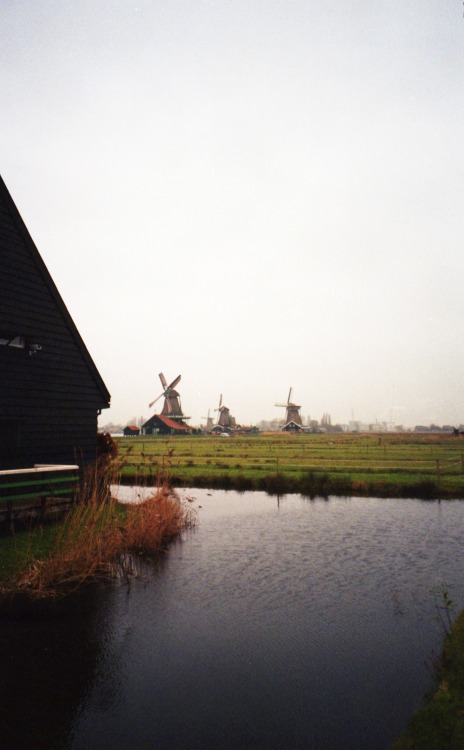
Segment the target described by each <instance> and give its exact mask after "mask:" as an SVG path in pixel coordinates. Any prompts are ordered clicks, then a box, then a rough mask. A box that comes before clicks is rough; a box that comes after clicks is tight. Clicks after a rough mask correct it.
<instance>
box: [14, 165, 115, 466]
mask: <svg viewBox="0 0 464 750" xmlns="http://www.w3.org/2000/svg"><path fill="white" fill-rule="evenodd" d="M0 258H1V263H0V378H1V384H2V387H1V389H0V468H10V467H11V466H13V465H14V467H18V466H29V465H32V464H34V463H75V462H76V461H77V462H79V463H82V462H83V463H86V462H87V461H89V460H91V459H92V458H94V457H95V450H96V433H97V415H98V413H99V411H100V410H101V409H105V408H107V407H108V406H109V402H110V394H109V393H108V390H107V388H106V386H105V384H104V382H103V380H102V378H101V376H100V374H99V372H98V370H97V368H96V366H95V364H94V362H93V360H92V358H91V356H90V354H89V352H88V350H87V348H86V346H85V344H84V342H83V340H82V338H81V336H80V334H79V332H78V330H77V328H76V326H75V324H74V322H73V320H72V318H71V316H70V314H69V312H68V310H67V308H66V306H65V304H64V302H63V300H62V298H61V296H60V294H59V292H58V289H57V288H56V286H55V284H54V282H53V279H52V278H51V276H50V274H49V272H48V270H47V268H46V266H45V263H44V262H43V260H42V258H41V256H40V254H39V252H38V250H37V248H36V246H35V244H34V242H33V240H32V238H31V236H30V234H29V232H28V230H27V228H26V226H25V224H24V222H23V220H22V218H21V216H20V214H19V212H18V210H17V208H16V206H15V204H14V202H13V200H12V198H11V196H10V194H9V192H8V190H7V188H6V186H5V184H4V182H3V180H2V179H1V178H0Z"/></svg>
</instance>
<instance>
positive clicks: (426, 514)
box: [0, 490, 464, 750]
mask: <svg viewBox="0 0 464 750" xmlns="http://www.w3.org/2000/svg"><path fill="white" fill-rule="evenodd" d="M126 491H127V490H126ZM184 494H185V496H188V497H189V499H190V500H191V501H192V502H190V503H189V504H190V507H193V508H195V509H196V513H197V524H196V527H195V529H193V530H192V531H190V532H188V533H187V534H186V535H185V536H184V539H183V540H182V541H180V542H178V543H176V544H174V545H173V546H172V547H171V548H170V551H169V553H168V554H167V555H166V556H165V557H164V558H163V559H162V560H161V561H159V562H158V563H156V564H155V565H151V566H148V567H147V568H146V569H145V570H144V571H143V576H142V578H141V579H140V580H136V581H133V582H132V583H131V585H130V587H127V586H126V585H118V586H115V587H112V588H110V589H104V590H99V591H97V592H95V591H94V592H92V594H90V593H89V594H84V595H83V596H82V597H81V598H80V600H79V603H78V604H76V601H77V600H75V601H74V604H69V605H61V607H62V609H61V611H59V612H57V611H56V610H55V613H54V614H50V612H46V613H45V614H44V615H43V617H42V621H41V622H39V623H37V622H33V623H31V620H30V618H29V617H25V618H23V619H21V618H18V617H17V618H16V619H15V621H14V627H12V620H11V618H10V620H9V621H6V622H5V621H3V622H2V624H1V629H2V630H0V635H1V634H2V631H3V635H4V636H7V637H8V638H9V647H8V648H7V649H6V648H5V646H2V647H0V648H2V653H1V657H2V660H3V659H4V658H6V657H7V656H8V658H9V660H10V661H9V666H8V670H7V672H8V679H9V689H10V693H11V691H13V694H14V695H15V701H14V703H15V705H14V706H13V701H12V700H10V701H9V706H10V710H11V711H13V715H12V716H11V719H10V724H9V726H10V727H11V725H12V721H14V720H16V727H17V733H16V735H13V733H11V732H10V733H8V731H9V730H8V729H7V732H6V738H7V739H8V741H9V742H10V743H14V741H15V740H14V739H12V738H13V737H16V738H18V739H19V740H20V739H21V733H22V732H23V731H25V726H27V725H29V727H28V743H29V744H28V743H24V742H23V744H21V743H20V742H19V744H17V745H16V747H18V748H19V747H28V748H31V750H33V748H36V747H37V748H39V747H40V748H41V747H44V748H45V747H47V748H49V750H51V748H55V747H56V748H58V747H60V748H70V749H72V750H84V749H86V750H87V749H88V748H99V749H101V750H106V749H107V750H120V749H121V750H123V749H124V750H127V748H128V747H131V748H134V749H137V750H144V749H145V748H147V750H148V748H150V749H154V748H160V749H161V748H162V749H163V750H170V749H171V748H172V749H174V748H179V749H185V750H187V749H188V750H190V749H194V748H266V749H272V748H276V749H277V748H279V750H281V749H282V748H312V749H313V750H382V748H387V747H388V745H389V744H390V742H391V741H392V740H393V739H394V738H395V736H396V735H397V734H398V733H399V732H400V731H401V730H402V728H403V726H404V724H405V722H406V720H407V718H408V717H409V716H410V714H411V712H412V711H413V710H414V709H416V708H417V707H418V706H419V705H420V703H421V699H422V695H423V693H424V691H425V690H426V689H428V687H429V686H430V684H431V679H430V671H429V670H430V666H431V664H432V662H433V659H434V654H437V653H439V652H440V648H441V643H442V640H443V628H442V626H441V624H440V622H438V621H437V618H436V609H435V602H434V597H433V595H432V593H431V589H432V587H434V586H436V585H441V584H442V583H444V582H446V583H447V585H448V586H449V590H450V591H451V594H452V596H453V598H454V599H455V600H456V601H457V603H458V605H459V608H462V607H463V606H464V586H463V583H462V576H461V575H460V572H461V571H462V567H463V563H464V551H463V545H462V538H463V531H464V503H462V502H460V501H459V502H441V503H439V502H430V501H429V502H424V501H418V500H404V499H402V500H396V499H395V500H385V499H381V500H380V499H372V498H368V499H366V498H363V499H359V498H351V499H344V498H330V499H329V500H323V499H316V500H313V501H310V500H307V499H304V498H303V497H301V496H299V495H294V496H290V495H287V496H285V497H282V498H280V499H279V500H277V499H276V498H272V497H269V496H267V495H265V494H264V493H244V494H238V493H235V492H224V491H211V492H208V491H206V490H190V491H186V492H185V493H184ZM63 607H64V609H63ZM76 612H77V613H78V614H77V615H76ZM37 633H39V635H37ZM47 636H48V637H47ZM2 640H4V639H2ZM6 652H7V653H6ZM15 652H16V653H15ZM425 662H428V664H429V667H428V666H427V664H426V663H425ZM37 663H40V665H41V670H42V671H43V674H45V673H46V670H47V666H46V665H47V664H49V665H50V666H49V671H48V677H47V686H48V690H49V694H48V695H47V694H46V693H44V692H43V691H42V692H41V694H40V697H39V698H36V699H35V700H36V703H37V701H38V705H36V706H33V707H32V709H30V708H29V709H28V711H24V712H23V713H24V716H22V714H21V712H19V713H18V711H19V709H18V708H17V703H18V700H21V690H22V691H23V695H22V698H23V699H26V700H27V701H31V700H32V701H34V698H33V697H32V698H31V693H33V692H34V691H31V690H28V689H27V688H25V686H24V685H25V681H27V674H28V670H29V672H31V673H32V675H33V679H34V681H35V684H36V686H37V685H38V683H39V681H40V677H39V675H40V673H39V675H36V666H34V664H35V665H37ZM31 710H32V714H31ZM57 712H58V713H59V715H60V717H61V718H60V720H59V721H58V724H59V725H60V726H59V732H57V731H55V732H54V734H53V733H51V730H50V727H53V726H54V717H55V719H56V716H57ZM28 714H29V716H32V717H33V720H32V719H31V720H29V722H28V719H27V715H28ZM34 722H35V728H34V727H33V726H31V724H33V723H34ZM20 724H23V726H21V727H20V726H19V725H20ZM55 725H56V721H55ZM55 730H56V726H55ZM1 732H2V730H1V729H0V740H1ZM18 732H19V734H18ZM38 737H39V738H40V737H41V738H42V740H43V744H40V742H39V740H38ZM51 739H53V742H54V744H53V743H52V742H51ZM47 740H48V744H46V742H47ZM11 746H12V747H13V744H11ZM2 747H8V745H4V744H2Z"/></svg>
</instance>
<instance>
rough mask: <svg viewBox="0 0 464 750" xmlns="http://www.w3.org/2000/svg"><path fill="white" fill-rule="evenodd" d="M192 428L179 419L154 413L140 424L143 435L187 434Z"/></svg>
mask: <svg viewBox="0 0 464 750" xmlns="http://www.w3.org/2000/svg"><path fill="white" fill-rule="evenodd" d="M191 432H192V428H191V427H189V426H188V425H187V424H185V423H184V422H182V421H180V420H176V421H174V420H173V419H169V417H165V416H164V415H163V414H154V415H153V416H152V417H150V419H148V420H147V421H146V422H145V424H143V425H142V434H143V435H189V434H190V433H191Z"/></svg>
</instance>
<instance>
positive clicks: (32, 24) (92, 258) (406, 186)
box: [0, 0, 464, 425]
mask: <svg viewBox="0 0 464 750" xmlns="http://www.w3.org/2000/svg"><path fill="white" fill-rule="evenodd" d="M0 18H1V38H0V42H1V44H0V63H1V71H2V73H1V77H0V112H1V117H0V135H1V138H0V148H1V161H0V170H1V173H2V176H3V178H4V180H5V182H6V184H7V186H8V188H9V190H10V192H11V194H12V196H13V199H14V200H15V202H16V204H17V206H18V208H19V210H20V212H21V214H22V216H23V219H24V220H25V222H26V225H27V226H28V228H29V231H30V232H31V234H32V237H33V239H34V241H35V243H36V245H37V246H38V249H39V251H40V253H41V254H42V257H43V259H44V261H45V263H46V264H47V266H48V268H49V270H50V272H51V274H52V276H53V278H54V280H55V282H56V284H57V286H58V288H59V290H60V292H61V294H62V296H63V298H64V301H65V303H66V305H67V307H68V309H69V311H70V313H71V315H72V316H73V318H74V320H75V322H76V324H77V326H78V328H79V330H80V332H81V334H82V336H83V338H84V340H85V342H86V344H87V346H88V348H89V351H90V353H91V355H92V357H93V359H94V361H95V363H96V365H97V367H98V368H99V370H100V372H101V374H102V376H103V378H104V380H105V382H106V384H107V386H108V389H109V390H110V392H111V394H112V407H111V409H110V410H108V411H106V412H104V413H103V415H102V419H103V423H105V422H107V421H110V420H113V421H123V422H125V421H126V420H128V419H130V418H131V417H132V416H134V415H138V416H139V415H144V416H146V417H148V416H150V414H151V413H152V411H153V410H152V411H150V410H149V409H148V403H149V402H150V401H152V400H153V398H154V397H155V396H157V395H158V394H159V393H160V392H161V384H160V382H159V379H158V373H159V372H161V371H162V372H164V374H165V375H166V377H167V378H168V380H169V381H170V380H172V379H174V378H175V377H176V376H177V375H178V374H179V373H181V374H182V380H181V383H180V384H179V391H180V393H181V397H182V405H183V408H184V412H185V413H187V414H188V415H190V416H191V417H192V422H193V423H199V422H200V421H201V417H203V416H204V415H206V414H207V413H208V409H211V410H212V409H213V408H214V407H216V406H217V405H218V400H219V394H220V393H222V394H223V399H224V403H225V404H226V405H227V406H229V407H230V409H231V412H232V413H233V414H234V415H235V417H236V419H237V421H239V422H242V423H255V422H256V421H258V420H260V419H272V418H273V417H280V416H283V410H282V409H278V408H276V407H275V406H274V403H275V402H276V401H284V400H285V399H286V396H287V393H288V390H289V387H290V386H293V396H294V400H295V401H296V402H297V403H299V404H301V405H302V414H303V416H304V417H306V416H309V415H310V416H311V418H316V419H320V418H321V416H322V414H323V413H324V412H330V414H331V415H332V422H336V421H338V422H347V421H348V420H349V419H351V418H352V417H353V416H354V418H356V419H360V420H362V421H366V422H369V421H374V420H376V419H378V420H389V419H390V418H391V419H393V421H394V422H395V423H403V424H405V425H414V424H418V423H421V424H429V423H431V422H432V421H434V422H438V423H440V424H443V423H453V424H456V423H459V422H464V402H463V386H464V380H463V375H464V346H463V341H464V336H463V334H464V292H463V278H464V274H463V271H464V269H463V266H464V253H463V239H464V232H463V230H464V226H463V224H464V218H463V217H464V211H463V181H464V138H463V121H464V117H463V116H464V83H463V76H464V18H463V5H462V2H460V1H458V0H376V1H375V2H373V1H372V0H352V2H327V1H326V0H248V1H247V2H245V1H244V0H213V2H211V0H173V1H168V0H138V1H136V0H133V1H132V0H34V2H32V1H31V0H4V2H2V4H1V9H0ZM160 403H161V402H160Z"/></svg>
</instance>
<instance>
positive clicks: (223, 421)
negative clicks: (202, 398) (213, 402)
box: [214, 393, 236, 430]
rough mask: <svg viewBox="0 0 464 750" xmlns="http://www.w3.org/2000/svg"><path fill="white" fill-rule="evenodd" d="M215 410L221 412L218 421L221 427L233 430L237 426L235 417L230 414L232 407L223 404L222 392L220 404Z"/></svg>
mask: <svg viewBox="0 0 464 750" xmlns="http://www.w3.org/2000/svg"><path fill="white" fill-rule="evenodd" d="M214 411H218V412H219V416H218V421H217V424H218V426H219V427H223V428H224V430H231V429H233V428H234V427H235V426H236V424H235V417H232V415H231V414H230V409H228V408H227V406H223V404H222V393H221V395H220V397H219V406H218V407H217V409H215V410H214Z"/></svg>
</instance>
